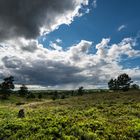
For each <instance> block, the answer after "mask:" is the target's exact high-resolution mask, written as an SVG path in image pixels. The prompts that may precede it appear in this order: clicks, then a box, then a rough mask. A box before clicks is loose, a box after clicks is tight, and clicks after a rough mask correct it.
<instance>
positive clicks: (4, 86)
mask: <svg viewBox="0 0 140 140" xmlns="http://www.w3.org/2000/svg"><path fill="white" fill-rule="evenodd" d="M13 82H14V77H13V76H9V77H6V78H4V79H3V82H2V83H1V84H0V97H1V98H3V99H7V98H8V97H9V96H10V94H11V93H12V90H13V89H14V88H15V86H14V83H13ZM108 88H109V90H113V91H117V90H122V91H128V90H129V89H134V90H138V89H139V85H137V84H135V83H133V81H132V80H131V77H129V75H128V74H126V73H124V74H121V75H119V76H118V77H117V78H115V79H113V78H111V79H110V80H109V81H108ZM84 93H86V92H85V90H84V87H83V86H81V87H79V88H78V89H77V91H76V94H75V91H74V90H72V91H71V95H72V96H73V95H83V94H84ZM18 94H19V95H20V96H22V97H25V96H26V98H35V95H34V94H33V93H31V92H29V90H28V87H27V86H26V85H24V84H23V85H21V86H20V89H19V90H18ZM38 98H39V99H41V98H42V94H39V95H38ZM57 98H58V92H57V91H54V94H53V96H52V99H53V100H55V99H57ZM64 98H65V94H63V95H62V96H61V99H64Z"/></svg>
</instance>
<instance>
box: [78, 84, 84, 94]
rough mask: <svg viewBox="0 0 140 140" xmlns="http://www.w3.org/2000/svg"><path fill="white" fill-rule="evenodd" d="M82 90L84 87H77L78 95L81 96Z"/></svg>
mask: <svg viewBox="0 0 140 140" xmlns="http://www.w3.org/2000/svg"><path fill="white" fill-rule="evenodd" d="M83 89H84V87H82V86H81V87H79V89H78V95H83Z"/></svg>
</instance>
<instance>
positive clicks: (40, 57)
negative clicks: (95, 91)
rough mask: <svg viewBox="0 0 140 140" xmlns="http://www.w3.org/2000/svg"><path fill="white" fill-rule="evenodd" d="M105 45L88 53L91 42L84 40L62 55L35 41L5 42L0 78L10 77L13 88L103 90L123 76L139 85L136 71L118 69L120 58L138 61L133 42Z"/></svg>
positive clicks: (139, 71)
mask: <svg viewBox="0 0 140 140" xmlns="http://www.w3.org/2000/svg"><path fill="white" fill-rule="evenodd" d="M109 42H110V39H109V38H108V39H103V40H102V41H101V42H100V43H99V44H97V45H95V47H96V52H95V53H93V52H92V53H91V52H89V49H90V47H93V45H92V42H90V41H86V40H81V41H80V42H79V43H78V44H76V45H73V46H71V47H69V49H68V50H66V51H64V50H63V49H61V51H60V50H59V49H58V48H57V47H54V48H53V49H47V48H44V47H43V46H42V45H39V44H38V43H37V41H35V40H25V39H23V38H19V39H18V41H13V40H9V41H6V42H5V43H3V44H1V45H0V54H1V55H0V77H1V78H2V77H4V76H7V75H13V76H14V77H15V79H16V82H17V84H21V83H26V84H30V85H42V86H49V87H53V88H54V87H55V88H75V87H78V86H80V85H83V86H84V87H88V88H90V87H94V86H98V85H100V86H103V87H105V86H106V84H107V81H108V80H109V79H110V78H111V77H114V76H115V75H116V76H117V75H119V74H121V73H124V72H126V73H128V74H129V75H130V76H131V77H132V78H134V80H136V81H138V82H139V81H140V68H139V67H135V68H132V69H130V68H124V67H123V66H122V65H120V62H121V61H122V56H123V55H125V56H126V57H127V59H131V58H134V57H140V51H138V50H135V49H134V48H133V46H135V45H136V42H135V39H132V38H125V39H123V40H122V41H121V42H120V43H118V44H112V45H109ZM59 47H60V46H59ZM32 51H34V52H33V53H32Z"/></svg>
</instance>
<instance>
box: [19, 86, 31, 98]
mask: <svg viewBox="0 0 140 140" xmlns="http://www.w3.org/2000/svg"><path fill="white" fill-rule="evenodd" d="M18 93H19V95H20V96H26V95H27V94H28V93H29V91H28V88H27V87H26V86H25V85H24V84H23V85H22V86H21V87H20V90H19V91H18Z"/></svg>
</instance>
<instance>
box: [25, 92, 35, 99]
mask: <svg viewBox="0 0 140 140" xmlns="http://www.w3.org/2000/svg"><path fill="white" fill-rule="evenodd" d="M26 98H27V99H29V98H35V95H34V94H33V93H29V94H27V96H26Z"/></svg>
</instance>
